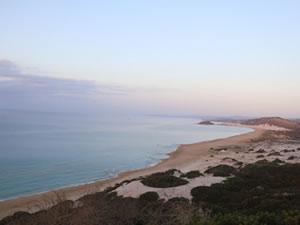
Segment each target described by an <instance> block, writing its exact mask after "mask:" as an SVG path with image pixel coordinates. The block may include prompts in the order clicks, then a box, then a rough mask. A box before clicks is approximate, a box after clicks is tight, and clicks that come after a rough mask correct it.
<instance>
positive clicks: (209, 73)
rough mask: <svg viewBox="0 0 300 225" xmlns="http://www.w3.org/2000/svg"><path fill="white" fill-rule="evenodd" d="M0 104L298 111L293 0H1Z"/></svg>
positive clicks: (298, 51)
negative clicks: (211, 0) (207, 0)
mask: <svg viewBox="0 0 300 225" xmlns="http://www.w3.org/2000/svg"><path fill="white" fill-rule="evenodd" d="M0 25H1V27H2V30H1V31H2V32H1V33H2V34H1V35H0V109H14V110H28V111H46V112H84V113H86V112H88V113H102V114H105V115H112V114H166V115H199V116H203V115H205V116H209V115H211V116H245V117H262V116H281V117H285V118H297V117H299V115H300V105H299V104H298V103H297V102H298V100H299V99H300V89H299V84H300V76H299V72H300V67H299V63H298V58H299V55H300V41H299V40H300V29H299V28H300V2H299V1H264V2H261V1H251V2H240V1H226V2H224V1H214V2H198V1H189V2H185V3H183V2H181V1H163V2H161V1H151V2H146V1H142V2H141V1H126V2H123V1H109V2H107V1H92V0H91V1H84V2H77V1H76V2H73V1H63V2H61V1H56V0H55V1H47V2H41V1H37V0H29V1H18V2H15V1H4V2H3V3H2V4H1V8H0Z"/></svg>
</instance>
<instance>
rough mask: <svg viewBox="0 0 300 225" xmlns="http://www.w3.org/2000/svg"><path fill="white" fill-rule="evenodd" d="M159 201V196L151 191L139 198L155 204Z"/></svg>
mask: <svg viewBox="0 0 300 225" xmlns="http://www.w3.org/2000/svg"><path fill="white" fill-rule="evenodd" d="M158 199H159V195H158V194H157V193H156V192H154V191H149V192H146V193H144V194H141V195H140V197H139V200H140V201H146V202H155V201H157V200H158Z"/></svg>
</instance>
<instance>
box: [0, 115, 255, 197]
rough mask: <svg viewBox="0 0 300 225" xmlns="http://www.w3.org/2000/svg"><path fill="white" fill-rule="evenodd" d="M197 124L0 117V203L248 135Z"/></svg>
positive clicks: (193, 121) (152, 119)
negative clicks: (184, 148)
mask: <svg viewBox="0 0 300 225" xmlns="http://www.w3.org/2000/svg"><path fill="white" fill-rule="evenodd" d="M197 122H199V120H197V119H190V118H188V119H187V118H170V117H153V116H152V117H151V116H149V117H145V116H144V117H138V116H132V117H130V116H123V117H119V116H118V117H117V116H112V117H108V116H105V117H104V116H96V115H81V114H64V113H36V112H35V113H30V112H15V111H14V112H12V111H0V200H4V199H9V198H15V197H19V196H24V195H31V194H35V193H40V192H44V191H49V190H53V189H57V188H61V187H66V186H71V185H76V184H82V183H88V182H92V181H96V180H101V179H106V178H110V177H113V176H115V175H116V174H118V173H119V172H120V171H126V170H132V169H138V168H143V167H147V166H151V165H153V164H155V163H157V162H158V161H159V159H162V158H164V157H165V154H166V153H168V152H171V151H174V150H175V149H176V146H177V145H179V144H183V143H193V142H199V141H204V140H212V139H216V138H224V137H229V136H232V135H236V134H241V133H246V132H249V131H250V129H247V128H237V127H222V126H199V125H197Z"/></svg>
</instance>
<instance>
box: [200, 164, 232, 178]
mask: <svg viewBox="0 0 300 225" xmlns="http://www.w3.org/2000/svg"><path fill="white" fill-rule="evenodd" d="M235 170H236V169H235V168H234V167H232V166H228V165H218V166H214V167H211V168H209V169H207V170H206V171H205V173H211V174H213V175H214V176H215V177H229V176H230V175H232V174H233V173H234V172H235Z"/></svg>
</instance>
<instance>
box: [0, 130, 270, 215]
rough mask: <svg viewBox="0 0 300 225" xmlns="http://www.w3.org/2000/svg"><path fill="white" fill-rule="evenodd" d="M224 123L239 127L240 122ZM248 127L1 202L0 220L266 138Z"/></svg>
mask: <svg viewBox="0 0 300 225" xmlns="http://www.w3.org/2000/svg"><path fill="white" fill-rule="evenodd" d="M220 125H223V126H239V125H238V124H220ZM244 127H246V128H250V129H253V131H250V132H248V133H244V134H240V135H235V136H231V137H227V138H222V139H215V140H210V141H203V142H197V143H193V144H183V145H179V146H178V147H177V148H176V150H175V151H173V152H170V153H168V154H166V155H167V156H168V158H165V159H161V160H160V161H159V162H158V163H157V164H156V165H154V166H152V167H147V168H143V169H138V170H131V171H125V172H121V173H119V174H118V175H117V176H116V177H113V178H108V179H105V180H100V181H94V182H90V183H86V184H80V185H76V186H70V187H65V188H60V189H57V190H55V191H48V192H43V193H39V194H34V195H29V196H23V197H17V198H14V199H8V200H3V201H0V219H1V218H3V217H5V216H8V215H12V214H13V213H15V212H17V211H28V212H36V211H39V210H41V209H43V208H47V207H49V206H51V205H53V204H54V203H55V202H54V201H55V199H57V198H63V199H68V200H73V201H75V200H77V199H78V198H80V197H82V196H84V195H87V194H89V193H95V192H97V191H102V190H104V189H105V188H107V187H109V186H113V185H114V184H116V183H120V182H122V181H124V180H129V179H133V178H136V177H140V176H145V175H149V174H152V173H155V172H159V171H165V170H168V169H173V168H176V169H181V170H185V168H188V167H189V166H190V165H191V164H193V163H196V162H197V161H198V160H199V158H198V157H200V158H201V157H204V156H207V155H209V154H213V153H212V152H211V151H210V149H211V148H218V147H225V146H232V145H242V144H246V143H249V142H251V141H252V140H253V139H256V138H258V137H262V135H263V133H264V131H265V129H263V128H260V127H250V126H244Z"/></svg>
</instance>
